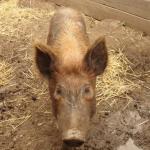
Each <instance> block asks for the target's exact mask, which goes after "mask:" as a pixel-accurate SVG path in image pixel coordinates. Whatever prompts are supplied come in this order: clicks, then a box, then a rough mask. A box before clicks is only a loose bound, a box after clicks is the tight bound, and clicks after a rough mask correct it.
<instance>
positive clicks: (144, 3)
mask: <svg viewBox="0 0 150 150" xmlns="http://www.w3.org/2000/svg"><path fill="white" fill-rule="evenodd" d="M91 1H94V2H97V3H99V4H103V5H106V6H110V7H113V8H116V9H119V10H122V11H125V12H128V13H131V14H134V15H136V16H139V17H142V18H145V19H150V0H91Z"/></svg>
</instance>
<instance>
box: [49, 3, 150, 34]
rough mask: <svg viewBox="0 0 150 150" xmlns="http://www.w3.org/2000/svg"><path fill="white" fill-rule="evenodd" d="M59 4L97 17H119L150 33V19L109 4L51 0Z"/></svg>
mask: <svg viewBox="0 0 150 150" xmlns="http://www.w3.org/2000/svg"><path fill="white" fill-rule="evenodd" d="M49 1H51V2H54V3H56V4H58V5H63V6H68V7H72V8H75V9H78V10H80V11H81V12H83V13H85V14H86V15H89V16H91V17H93V18H95V19H98V20H101V19H106V18H107V19H117V20H121V21H125V22H126V24H127V25H129V26H130V27H134V28H137V29H139V30H142V31H144V32H146V33H148V34H150V20H148V19H144V18H141V17H138V16H135V15H132V14H129V13H126V12H124V11H120V10H117V9H114V8H112V7H109V6H105V5H102V4H98V3H96V2H94V1H91V0H49Z"/></svg>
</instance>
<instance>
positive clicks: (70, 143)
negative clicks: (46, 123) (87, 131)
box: [63, 139, 84, 147]
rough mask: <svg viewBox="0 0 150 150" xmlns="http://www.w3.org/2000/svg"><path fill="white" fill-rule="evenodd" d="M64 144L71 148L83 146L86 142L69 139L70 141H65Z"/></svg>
mask: <svg viewBox="0 0 150 150" xmlns="http://www.w3.org/2000/svg"><path fill="white" fill-rule="evenodd" d="M63 142H64V143H65V144H66V145H67V146H70V147H79V146H81V145H82V144H83V143H84V141H82V140H77V139H68V140H63Z"/></svg>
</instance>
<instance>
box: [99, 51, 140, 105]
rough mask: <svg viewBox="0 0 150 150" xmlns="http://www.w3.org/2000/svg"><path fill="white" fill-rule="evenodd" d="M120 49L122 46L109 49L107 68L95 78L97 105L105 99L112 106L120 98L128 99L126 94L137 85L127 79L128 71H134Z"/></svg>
mask: <svg viewBox="0 0 150 150" xmlns="http://www.w3.org/2000/svg"><path fill="white" fill-rule="evenodd" d="M122 51H123V49H122V48H118V49H110V52H109V62H108V66H107V69H106V70H105V72H104V74H103V75H102V76H99V77H98V78H97V84H96V87H97V105H100V104H101V102H103V101H105V102H106V103H107V104H109V105H110V106H113V104H115V103H116V102H117V101H118V100H119V99H121V98H126V99H128V98H129V97H128V96H127V94H128V93H129V92H131V91H133V90H134V89H135V88H137V87H139V85H137V84H136V83H135V82H133V81H132V80H130V79H129V76H128V72H131V74H132V73H133V74H134V72H133V70H132V68H131V67H130V62H129V60H128V59H127V58H126V57H125V55H124V54H123V52H122Z"/></svg>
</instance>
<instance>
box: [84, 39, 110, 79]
mask: <svg viewBox="0 0 150 150" xmlns="http://www.w3.org/2000/svg"><path fill="white" fill-rule="evenodd" d="M84 61H85V68H86V70H87V71H88V72H90V73H92V74H94V75H95V76H97V75H100V74H102V73H103V72H104V70H105V68H106V66H107V61H108V54H107V48H106V44H105V39H104V38H103V39H98V40H97V41H96V42H95V43H94V44H93V45H92V46H91V48H90V49H89V51H88V52H87V54H86V56H85V60H84Z"/></svg>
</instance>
